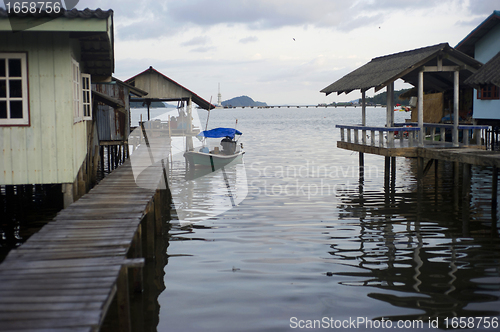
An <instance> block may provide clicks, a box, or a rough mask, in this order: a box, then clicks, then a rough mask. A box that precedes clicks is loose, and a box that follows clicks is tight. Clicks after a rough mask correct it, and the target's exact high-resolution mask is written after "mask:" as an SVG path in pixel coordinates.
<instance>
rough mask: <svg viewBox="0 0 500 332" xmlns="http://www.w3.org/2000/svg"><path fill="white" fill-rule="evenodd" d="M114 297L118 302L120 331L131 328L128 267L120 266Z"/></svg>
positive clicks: (125, 331)
mask: <svg viewBox="0 0 500 332" xmlns="http://www.w3.org/2000/svg"><path fill="white" fill-rule="evenodd" d="M116 288H117V290H116V299H117V303H118V326H119V330H120V331H124V332H128V331H131V330H132V326H131V321H130V299H129V292H128V268H127V267H126V266H122V268H121V269H120V275H119V276H118V280H117V283H116Z"/></svg>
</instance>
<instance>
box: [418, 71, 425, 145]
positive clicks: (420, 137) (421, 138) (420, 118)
mask: <svg viewBox="0 0 500 332" xmlns="http://www.w3.org/2000/svg"><path fill="white" fill-rule="evenodd" d="M418 127H419V128H420V132H419V133H418V145H419V146H420V147H422V146H424V135H425V132H424V71H423V70H421V71H419V72H418Z"/></svg>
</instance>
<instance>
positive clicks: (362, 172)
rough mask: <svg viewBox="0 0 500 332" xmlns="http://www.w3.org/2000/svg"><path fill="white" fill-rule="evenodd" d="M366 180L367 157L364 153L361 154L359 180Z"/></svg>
mask: <svg viewBox="0 0 500 332" xmlns="http://www.w3.org/2000/svg"><path fill="white" fill-rule="evenodd" d="M364 178H365V155H364V153H362V152H360V153H359V179H360V181H361V179H363V180H364Z"/></svg>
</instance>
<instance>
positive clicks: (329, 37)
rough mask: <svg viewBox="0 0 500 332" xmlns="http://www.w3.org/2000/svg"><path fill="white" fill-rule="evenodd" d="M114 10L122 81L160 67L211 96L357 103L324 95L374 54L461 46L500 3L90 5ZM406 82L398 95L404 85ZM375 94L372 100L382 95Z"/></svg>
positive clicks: (155, 1) (266, 0)
mask: <svg viewBox="0 0 500 332" xmlns="http://www.w3.org/2000/svg"><path fill="white" fill-rule="evenodd" d="M87 7H88V8H91V9H95V8H102V9H113V10H114V23H115V57H116V69H115V76H116V77H118V78H120V79H127V78H129V77H131V76H134V75H135V74H137V73H139V72H141V71H143V70H145V69H147V68H148V67H149V66H153V67H154V68H155V69H157V70H159V71H160V72H162V73H164V74H165V75H166V76H168V77H170V78H171V79H173V80H175V81H177V82H178V83H180V84H182V85H184V86H185V87H187V88H188V89H190V90H192V91H194V92H195V93H197V94H198V95H200V96H201V97H203V98H205V99H207V100H210V97H212V100H213V102H216V101H217V92H218V91H217V89H218V83H220V86H221V93H222V99H223V100H227V99H230V98H233V97H237V96H241V95H248V96H250V97H251V98H253V99H254V100H257V101H264V102H267V103H268V104H270V105H271V104H276V105H277V104H317V103H324V102H327V103H329V102H332V101H348V100H353V99H356V98H359V96H360V94H359V93H357V92H351V93H350V94H348V95H345V94H342V95H340V96H337V95H336V94H335V95H330V96H328V97H326V96H325V95H324V94H321V93H320V92H319V91H320V90H321V89H323V88H324V87H326V86H328V85H329V84H330V83H332V82H334V81H336V80H338V79H339V78H341V77H342V76H344V75H346V74H348V73H349V72H351V71H352V70H354V69H356V68H358V67H359V66H361V65H363V64H365V63H367V62H368V61H370V60H371V59H372V58H374V57H378V56H382V55H387V54H392V53H397V52H402V51H406V50H412V49H415V48H420V47H425V46H430V45H435V44H438V43H442V42H448V43H449V44H450V45H451V46H455V45H456V44H457V43H458V42H460V41H461V40H462V39H463V38H465V36H466V35H467V34H469V33H470V32H471V31H472V30H473V29H474V28H475V27H476V26H477V25H478V24H479V23H481V22H482V21H483V20H484V19H486V18H487V17H488V16H489V15H491V14H492V12H493V10H500V3H499V1H498V0H480V1H478V0H441V1H435V0H144V1H132V0H80V1H79V3H78V5H77V8H78V9H84V8H87ZM404 86H405V85H404V84H399V85H398V84H397V85H396V89H399V88H402V87H404ZM373 93H374V92H373V89H372V90H370V91H369V92H368V95H373Z"/></svg>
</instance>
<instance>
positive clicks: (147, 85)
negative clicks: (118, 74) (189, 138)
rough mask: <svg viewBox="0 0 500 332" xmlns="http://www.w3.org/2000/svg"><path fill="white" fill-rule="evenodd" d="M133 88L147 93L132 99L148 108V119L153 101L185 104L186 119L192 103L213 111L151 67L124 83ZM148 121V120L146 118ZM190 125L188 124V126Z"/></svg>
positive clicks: (195, 96) (194, 95)
mask: <svg viewBox="0 0 500 332" xmlns="http://www.w3.org/2000/svg"><path fill="white" fill-rule="evenodd" d="M125 82H126V83H128V84H130V85H131V86H133V87H135V88H139V89H141V90H144V91H147V92H148V95H147V97H145V98H140V99H133V100H136V101H142V102H144V104H146V105H147V107H148V117H149V105H151V103H152V102H155V101H167V102H168V101H178V102H184V103H185V104H186V108H187V113H188V115H189V116H188V119H190V115H191V114H192V107H193V103H195V104H197V105H198V106H199V107H200V108H203V109H206V110H208V109H213V108H215V105H213V104H211V103H209V102H208V101H206V100H205V99H203V98H201V97H200V96H199V95H197V94H196V93H194V92H193V91H191V90H189V89H187V88H185V87H184V86H182V85H180V84H179V83H177V82H176V81H174V80H173V79H171V78H169V77H167V76H166V75H164V74H162V73H160V72H159V71H157V70H156V69H154V68H153V67H152V66H150V67H149V68H148V69H146V70H145V71H143V72H142V73H139V74H137V75H135V76H133V77H131V78H129V79H128V80H126V81H125ZM148 120H150V119H149V118H148ZM190 125H191V124H189V126H190Z"/></svg>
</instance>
